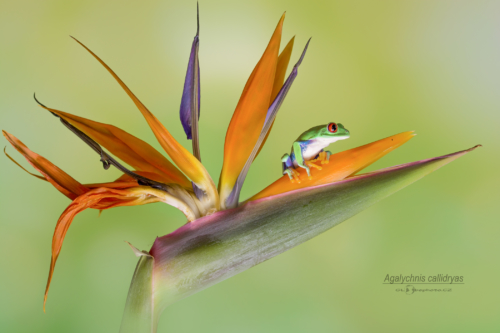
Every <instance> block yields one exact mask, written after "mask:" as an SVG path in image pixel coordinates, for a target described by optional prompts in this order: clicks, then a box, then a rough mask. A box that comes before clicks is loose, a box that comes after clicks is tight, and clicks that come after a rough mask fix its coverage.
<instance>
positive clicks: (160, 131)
mask: <svg viewBox="0 0 500 333" xmlns="http://www.w3.org/2000/svg"><path fill="white" fill-rule="evenodd" d="M73 39H74V40H75V41H77V42H78V43H79V44H80V45H81V46H83V47H84V48H85V49H86V50H87V51H88V52H90V54H92V56H94V58H96V59H97V61H99V62H100V63H101V65H103V66H104V67H105V68H106V69H107V70H108V72H109V73H110V74H111V75H112V76H113V77H114V78H115V80H116V81H117V82H118V84H120V86H121V87H122V88H123V90H125V92H126V93H127V95H128V96H129V97H130V98H131V99H132V101H133V102H134V104H135V105H136V106H137V108H138V109H139V111H141V113H142V115H143V116H144V118H145V119H146V121H147V122H148V124H149V127H150V128H151V130H152V131H153V133H154V135H155V137H156V139H157V140H158V142H159V143H160V145H161V146H162V147H163V149H164V150H165V152H166V153H167V154H168V156H170V158H171V159H172V160H173V161H174V163H175V164H176V165H177V166H178V167H179V169H181V171H182V172H184V174H185V175H186V176H188V177H189V178H190V179H191V180H192V181H193V182H194V183H195V184H196V185H197V186H198V187H199V188H200V189H202V190H203V191H205V192H206V193H207V196H208V198H209V201H211V204H212V205H213V206H214V207H215V209H219V194H218V193H217V189H216V187H215V184H214V182H213V180H212V178H211V177H210V175H209V173H208V172H207V170H206V169H205V167H204V166H203V165H202V164H201V162H200V161H199V160H198V159H197V158H196V157H195V156H194V155H193V154H191V153H190V152H189V151H188V150H187V149H186V148H184V147H183V146H182V145H181V144H180V143H179V142H177V140H175V139H174V137H173V136H172V135H171V134H170V132H169V131H167V129H166V128H165V126H163V124H162V123H160V121H159V120H158V119H157V118H156V117H155V116H154V115H153V114H152V113H151V112H150V111H149V110H148V109H147V108H146V106H145V105H144V104H142V102H141V101H140V100H139V99H138V98H137V97H136V96H135V95H134V94H133V93H132V91H131V90H130V89H129V88H128V87H127V86H126V85H125V83H124V82H123V81H122V80H121V79H120V78H119V77H118V75H116V74H115V72H113V70H112V69H111V68H110V67H109V66H108V65H106V64H105V63H104V61H102V60H101V59H100V58H99V57H98V56H97V55H96V54H95V53H93V52H92V51H91V50H90V49H89V48H87V47H86V46H85V45H83V44H82V43H81V42H80V41H78V40H77V39H76V38H73Z"/></svg>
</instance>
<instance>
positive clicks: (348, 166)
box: [248, 131, 415, 201]
mask: <svg viewBox="0 0 500 333" xmlns="http://www.w3.org/2000/svg"><path fill="white" fill-rule="evenodd" d="M414 136H415V134H414V132H413V131H409V132H403V133H400V134H396V135H393V136H390V137H388V138H385V139H382V140H378V141H375V142H372V143H369V144H367V145H364V146H361V147H357V148H354V149H349V150H346V151H343V152H340V153H337V154H333V155H331V156H330V162H329V163H328V164H321V168H322V170H317V169H314V168H311V176H312V179H311V180H309V179H308V177H307V173H306V171H305V169H303V168H300V167H298V168H296V169H295V171H297V172H299V174H300V176H299V177H300V180H301V182H300V183H298V182H296V181H295V182H293V183H292V182H291V181H290V178H289V177H288V176H286V175H285V176H283V177H281V178H280V179H278V180H277V181H275V182H274V183H272V184H271V185H269V186H268V187H266V188H265V189H264V190H262V191H261V192H259V193H257V194H256V195H254V196H253V197H251V198H250V199H248V201H252V200H256V199H260V198H264V197H269V196H271V195H276V194H280V193H285V192H289V191H293V190H297V189H300V188H305V187H309V186H315V185H322V184H328V183H333V182H336V181H339V180H342V179H345V178H347V177H349V176H351V175H354V174H355V173H357V172H359V171H360V170H362V169H364V168H366V167H367V166H369V165H370V164H372V163H374V162H375V161H377V160H378V159H380V158H381V157H382V156H384V155H386V154H387V153H389V152H391V151H393V150H394V149H396V148H398V147H399V146H401V145H402V144H404V143H405V142H407V141H408V140H410V139H411V138H412V137H414Z"/></svg>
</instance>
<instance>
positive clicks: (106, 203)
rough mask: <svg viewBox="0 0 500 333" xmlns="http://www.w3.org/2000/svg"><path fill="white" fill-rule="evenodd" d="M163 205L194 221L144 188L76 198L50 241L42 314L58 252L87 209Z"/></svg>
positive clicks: (165, 198)
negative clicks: (159, 202)
mask: <svg viewBox="0 0 500 333" xmlns="http://www.w3.org/2000/svg"><path fill="white" fill-rule="evenodd" d="M158 201H162V202H165V203H168V204H171V205H172V206H175V207H177V208H179V209H181V210H182V211H183V212H184V213H185V214H186V216H187V217H188V220H193V217H192V216H189V214H190V211H189V208H188V207H186V205H185V204H184V203H182V202H181V201H179V200H178V199H175V198H173V197H172V196H171V195H169V194H168V193H166V192H163V191H160V190H156V189H152V188H149V187H145V186H139V187H134V188H129V189H125V190H124V189H112V188H103V187H100V188H96V189H93V190H90V191H88V192H86V193H85V194H83V195H81V196H79V197H77V198H76V199H75V200H74V201H73V202H72V203H71V204H70V205H69V206H68V208H66V209H65V210H64V212H63V213H62V214H61V217H60V218H59V220H58V221H57V224H56V229H55V231H54V236H53V237H52V258H51V261H50V270H49V277H48V280H47V287H46V289H45V296H44V301H43V307H44V311H45V303H46V301H47V294H48V292H49V287H50V282H51V281H52V276H53V273H54V268H55V265H56V261H57V258H58V257H59V254H60V252H61V248H62V244H63V241H64V238H65V236H66V232H67V231H68V229H69V227H70V225H71V223H72V222H73V219H74V218H75V216H76V215H77V214H78V213H80V212H82V211H84V210H85V209H87V208H94V209H99V210H104V209H110V208H114V207H120V206H137V205H144V204H148V203H153V202H158Z"/></svg>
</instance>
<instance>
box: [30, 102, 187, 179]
mask: <svg viewBox="0 0 500 333" xmlns="http://www.w3.org/2000/svg"><path fill="white" fill-rule="evenodd" d="M40 106H41V107H42V108H44V109H46V110H48V111H50V112H52V113H55V114H56V115H58V116H59V117H61V118H63V119H64V120H66V121H67V122H69V123H70V124H71V125H73V126H75V127H76V128H78V129H79V130H80V131H82V132H83V133H85V134H87V135H88V136H89V137H90V138H91V139H93V140H94V141H96V142H97V143H99V144H100V145H102V146H103V147H104V148H106V149H107V150H109V152H110V153H112V154H114V155H115V156H117V157H118V158H119V159H121V160H122V161H124V162H125V163H127V164H129V165H131V166H132V167H134V168H135V169H137V170H141V171H146V172H151V173H154V174H158V175H160V176H162V177H161V179H157V180H158V181H160V182H163V183H166V184H171V183H175V184H179V185H181V186H183V187H185V188H191V183H190V182H189V180H188V179H187V178H186V176H184V175H183V174H182V172H180V171H179V169H177V168H176V167H175V166H174V165H173V164H172V163H171V162H170V161H169V160H168V159H166V158H165V157H164V156H163V155H162V154H160V153H159V152H158V151H157V150H156V149H154V148H153V147H152V146H151V145H149V144H148V143H146V142H144V141H142V140H141V139H139V138H137V137H135V136H133V135H131V134H129V133H127V132H125V131H124V130H122V129H120V128H118V127H115V126H113V125H108V124H103V123H98V122H96V121H92V120H89V119H86V118H82V117H78V116H75V115H73V114H71V113H66V112H62V111H59V110H55V109H51V108H48V107H45V106H43V105H40Z"/></svg>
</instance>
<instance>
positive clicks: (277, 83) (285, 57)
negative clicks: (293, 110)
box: [255, 36, 295, 158]
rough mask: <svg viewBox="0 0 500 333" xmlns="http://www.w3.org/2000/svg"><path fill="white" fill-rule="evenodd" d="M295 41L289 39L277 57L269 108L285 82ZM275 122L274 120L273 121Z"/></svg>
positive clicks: (267, 135) (264, 142) (265, 139)
mask: <svg viewBox="0 0 500 333" xmlns="http://www.w3.org/2000/svg"><path fill="white" fill-rule="evenodd" d="M294 41H295V36H293V37H292V39H290V41H289V42H288V44H287V45H286V46H285V48H284V49H283V51H281V54H280V56H279V57H278V65H277V66H276V75H275V76H274V85H273V92H272V93H271V100H270V102H269V106H271V104H272V103H273V101H274V99H275V98H276V96H277V95H278V93H279V92H280V89H281V87H282V86H283V82H285V75H286V69H287V68H288V63H289V62H290V57H291V55H292V50H293V42H294ZM275 120H276V119H275ZM273 125H274V121H273V123H272V124H271V128H270V129H269V132H267V134H266V137H265V138H264V141H263V142H262V145H261V146H260V148H259V151H258V152H257V155H256V156H255V158H257V156H259V153H260V151H261V150H262V147H264V145H265V144H266V141H267V138H268V137H269V133H271V130H272V129H273Z"/></svg>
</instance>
